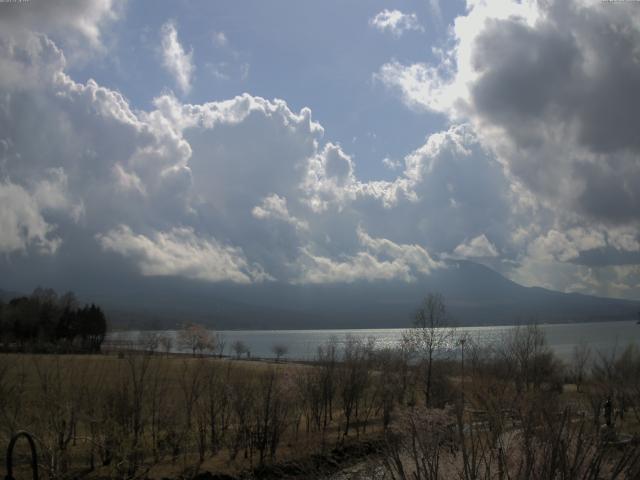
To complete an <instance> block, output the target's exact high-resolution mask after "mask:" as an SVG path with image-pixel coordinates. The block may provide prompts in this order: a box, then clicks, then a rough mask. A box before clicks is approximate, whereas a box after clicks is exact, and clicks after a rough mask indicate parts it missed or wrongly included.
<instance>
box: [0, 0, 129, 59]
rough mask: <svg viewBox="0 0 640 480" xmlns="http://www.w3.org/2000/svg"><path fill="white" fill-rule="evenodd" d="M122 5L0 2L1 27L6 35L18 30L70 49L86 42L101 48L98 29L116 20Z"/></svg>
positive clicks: (110, 1) (73, 0)
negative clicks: (55, 40)
mask: <svg viewBox="0 0 640 480" xmlns="http://www.w3.org/2000/svg"><path fill="white" fill-rule="evenodd" d="M123 3H124V1H123V0H29V1H27V2H1V3H0V27H1V28H2V30H3V33H5V34H6V33H16V32H19V31H20V30H31V31H37V32H42V33H46V34H54V35H57V36H59V37H60V38H61V39H62V40H63V41H64V42H65V43H66V44H67V45H66V46H71V47H73V48H80V47H81V43H86V41H87V40H88V42H89V43H90V45H91V46H93V47H101V46H102V44H101V29H102V28H103V27H104V25H105V24H106V23H108V22H109V21H113V20H115V19H116V18H117V17H118V16H119V14H120V11H121V9H122V5H123ZM77 36H80V38H81V39H82V40H83V42H81V41H80V39H78V38H76V37H77ZM69 44H71V45H69Z"/></svg>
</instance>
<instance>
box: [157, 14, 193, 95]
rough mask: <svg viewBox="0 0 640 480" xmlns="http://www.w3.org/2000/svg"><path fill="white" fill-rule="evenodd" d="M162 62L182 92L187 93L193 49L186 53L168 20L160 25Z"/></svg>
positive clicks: (189, 86) (189, 87)
mask: <svg viewBox="0 0 640 480" xmlns="http://www.w3.org/2000/svg"><path fill="white" fill-rule="evenodd" d="M161 35H162V43H161V47H162V64H163V65H164V67H165V68H166V69H167V71H168V72H169V73H170V74H171V75H173V78H174V80H175V82H176V85H177V86H178V88H179V89H180V90H181V91H182V93H189V90H191V80H192V76H193V72H194V70H195V66H194V64H193V50H191V51H189V52H188V53H187V52H186V51H185V49H184V47H183V46H182V44H181V43H180V41H179V40H178V31H177V29H176V25H175V23H174V22H172V21H169V22H167V23H165V24H164V25H163V26H162V30H161Z"/></svg>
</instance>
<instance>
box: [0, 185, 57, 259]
mask: <svg viewBox="0 0 640 480" xmlns="http://www.w3.org/2000/svg"><path fill="white" fill-rule="evenodd" d="M0 232H1V233H0V253H4V254H8V253H12V252H16V251H20V252H25V251H26V249H27V247H28V246H31V245H33V246H35V247H36V249H37V250H38V251H39V252H40V253H45V254H52V253H55V251H56V249H57V248H58V246H59V245H60V238H59V237H57V236H56V235H55V232H54V227H53V226H52V225H50V224H48V223H47V222H46V220H45V219H44V217H43V215H42V212H41V209H40V205H38V202H37V200H36V198H34V196H33V195H30V194H29V192H27V191H26V190H25V189H24V188H22V187H20V186H19V185H14V184H12V183H0Z"/></svg>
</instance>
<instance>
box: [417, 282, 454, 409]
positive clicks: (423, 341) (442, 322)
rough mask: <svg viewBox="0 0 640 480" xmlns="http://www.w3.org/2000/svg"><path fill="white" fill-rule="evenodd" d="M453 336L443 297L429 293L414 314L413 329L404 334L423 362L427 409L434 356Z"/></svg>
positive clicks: (429, 400)
mask: <svg viewBox="0 0 640 480" xmlns="http://www.w3.org/2000/svg"><path fill="white" fill-rule="evenodd" d="M453 335H454V331H453V329H452V328H451V326H450V324H449V321H448V316H447V310H446V307H445V303H444V297H443V296H442V295H441V294H439V293H429V294H428V295H427V296H426V297H425V299H424V300H423V302H422V305H421V307H420V308H419V309H418V311H417V312H416V314H415V317H414V322H413V328H411V329H410V330H408V331H407V332H405V340H406V341H407V342H408V343H409V344H410V345H411V346H412V348H413V350H414V352H416V353H417V355H418V356H419V357H420V358H421V360H422V361H423V362H425V376H424V394H425V404H426V406H427V407H430V406H431V397H432V391H431V387H432V380H433V360H434V356H435V355H436V354H437V353H438V352H439V351H441V350H442V349H443V348H444V347H445V346H446V345H447V342H448V341H449V340H450V339H451V338H452V337H453Z"/></svg>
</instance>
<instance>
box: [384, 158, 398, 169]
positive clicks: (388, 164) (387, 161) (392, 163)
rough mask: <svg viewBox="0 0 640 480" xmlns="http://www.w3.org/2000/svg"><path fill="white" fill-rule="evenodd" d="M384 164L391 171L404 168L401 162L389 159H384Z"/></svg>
mask: <svg viewBox="0 0 640 480" xmlns="http://www.w3.org/2000/svg"><path fill="white" fill-rule="evenodd" d="M382 164H383V165H384V166H385V167H387V168H388V169H389V170H398V169H399V168H400V167H402V163H401V162H400V161H399V160H393V159H391V158H389V157H384V158H383V159H382Z"/></svg>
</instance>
